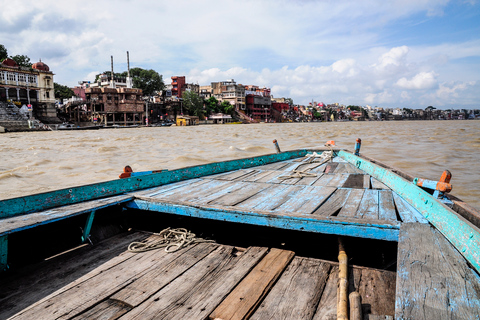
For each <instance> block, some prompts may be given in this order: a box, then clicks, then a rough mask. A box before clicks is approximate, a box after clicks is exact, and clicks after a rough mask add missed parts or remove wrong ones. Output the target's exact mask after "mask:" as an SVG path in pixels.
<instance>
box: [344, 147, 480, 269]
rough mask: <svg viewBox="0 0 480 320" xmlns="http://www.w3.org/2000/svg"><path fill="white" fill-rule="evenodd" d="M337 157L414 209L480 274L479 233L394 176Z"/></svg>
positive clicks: (370, 165)
mask: <svg viewBox="0 0 480 320" xmlns="http://www.w3.org/2000/svg"><path fill="white" fill-rule="evenodd" d="M338 154H339V155H340V156H341V157H342V158H344V159H346V160H348V161H349V162H350V163H352V164H354V165H355V166H356V167H358V168H360V169H361V170H363V171H365V172H366V173H368V174H370V175H371V176H372V177H375V178H378V179H379V180H381V181H382V182H383V183H385V185H387V186H388V187H390V188H392V190H394V191H395V192H397V193H398V194H399V195H400V196H401V197H402V198H403V199H404V200H406V201H407V202H408V203H410V204H411V205H412V206H414V207H415V208H416V209H417V210H418V211H419V212H420V213H421V214H422V215H423V216H424V217H425V218H426V219H427V220H428V221H429V222H430V223H431V224H432V225H433V226H435V228H437V229H438V230H439V231H440V232H441V233H442V234H443V235H445V237H446V238H447V239H448V241H450V243H451V244H453V245H454V246H455V248H457V250H458V251H459V252H461V254H462V255H463V256H464V257H465V258H466V259H467V261H468V262H469V263H470V264H471V265H472V266H473V267H474V268H475V270H476V271H477V272H480V231H479V229H478V228H476V227H475V226H474V225H473V224H472V223H471V222H469V221H467V220H466V219H464V218H463V217H461V216H459V215H458V214H456V213H455V212H454V211H453V210H452V209H450V208H449V207H447V206H446V205H445V204H443V203H441V202H440V201H438V200H437V199H435V198H433V197H432V195H430V194H429V193H427V192H425V191H424V190H422V189H421V188H419V187H418V186H416V185H414V184H413V183H411V181H408V180H405V179H404V178H402V177H400V176H398V175H397V174H396V173H394V172H392V171H390V170H388V169H385V168H382V167H379V166H378V165H375V164H373V163H371V162H369V161H367V160H365V159H362V158H360V157H357V156H355V155H353V154H351V153H347V152H345V151H343V150H340V151H338Z"/></svg>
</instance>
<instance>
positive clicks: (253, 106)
mask: <svg viewBox="0 0 480 320" xmlns="http://www.w3.org/2000/svg"><path fill="white" fill-rule="evenodd" d="M245 96H246V98H245V99H246V108H245V109H246V111H245V112H246V113H247V115H249V116H250V117H251V118H253V119H255V120H264V121H268V120H269V119H271V107H272V99H271V95H270V88H265V87H264V88H260V87H258V86H252V85H249V86H245Z"/></svg>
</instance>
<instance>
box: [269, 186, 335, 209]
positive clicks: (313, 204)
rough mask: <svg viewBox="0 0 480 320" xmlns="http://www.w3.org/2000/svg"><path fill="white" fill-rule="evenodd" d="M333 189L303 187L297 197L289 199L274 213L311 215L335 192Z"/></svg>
mask: <svg viewBox="0 0 480 320" xmlns="http://www.w3.org/2000/svg"><path fill="white" fill-rule="evenodd" d="M335 190H336V188H333V187H309V186H307V187H305V188H304V189H302V190H301V191H299V192H298V196H297V197H294V198H290V199H289V200H287V201H286V202H284V203H283V204H282V205H280V206H279V207H277V208H276V209H275V210H274V212H278V213H290V212H294V213H300V214H311V213H312V212H313V211H315V210H316V209H317V208H318V207H319V206H320V205H321V204H322V203H323V202H325V200H326V199H328V197H330V195H331V194H332V193H333V192H335Z"/></svg>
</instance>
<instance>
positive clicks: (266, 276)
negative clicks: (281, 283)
mask: <svg viewBox="0 0 480 320" xmlns="http://www.w3.org/2000/svg"><path fill="white" fill-rule="evenodd" d="M293 256H294V252H292V251H286V250H280V249H275V248H272V249H271V250H270V252H269V253H268V254H267V255H266V256H265V257H264V258H263V259H262V260H261V261H260V262H259V263H258V264H257V265H256V266H255V268H253V270H252V271H251V272H250V273H249V274H248V275H247V276H246V277H245V278H244V279H243V280H242V281H241V282H240V283H239V284H238V286H237V287H235V289H234V290H233V291H232V292H231V293H230V294H229V295H228V296H227V297H226V298H225V300H223V301H222V303H221V304H220V305H219V306H218V307H217V308H216V309H215V310H214V311H213V312H212V314H210V316H209V318H210V319H212V320H214V319H223V320H227V319H247V318H248V317H249V316H250V315H251V313H252V312H253V311H254V310H255V308H256V307H257V305H258V304H259V303H260V301H261V300H262V299H263V298H264V297H265V295H266V294H267V293H268V292H269V290H270V288H271V287H272V286H273V284H274V283H275V281H277V279H278V277H279V276H280V275H281V274H282V272H283V270H284V269H285V268H286V267H287V265H288V264H289V263H290V261H291V260H292V259H293Z"/></svg>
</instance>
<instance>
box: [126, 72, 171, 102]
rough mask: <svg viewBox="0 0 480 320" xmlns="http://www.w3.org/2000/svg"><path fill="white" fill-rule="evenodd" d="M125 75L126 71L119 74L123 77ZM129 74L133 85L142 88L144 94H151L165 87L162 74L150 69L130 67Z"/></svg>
mask: <svg viewBox="0 0 480 320" xmlns="http://www.w3.org/2000/svg"><path fill="white" fill-rule="evenodd" d="M127 75H128V72H126V71H125V72H123V73H122V74H121V76H123V77H126V76H127ZM130 76H131V77H132V79H133V87H135V88H138V89H142V91H143V95H144V96H152V95H154V94H155V92H157V91H160V90H163V88H164V87H165V83H164V82H163V79H162V76H161V75H160V74H158V72H157V71H155V70H152V69H150V70H145V69H142V68H132V69H130Z"/></svg>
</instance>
